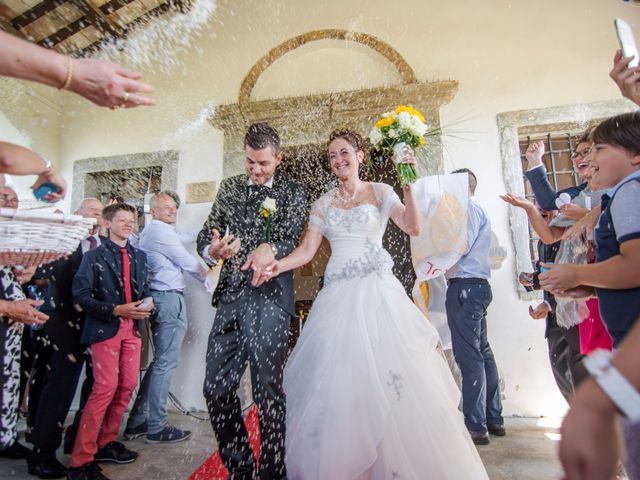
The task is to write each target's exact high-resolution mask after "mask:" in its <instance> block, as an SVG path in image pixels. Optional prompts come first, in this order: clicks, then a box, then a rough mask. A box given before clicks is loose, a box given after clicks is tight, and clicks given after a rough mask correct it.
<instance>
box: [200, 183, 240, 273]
mask: <svg viewBox="0 0 640 480" xmlns="http://www.w3.org/2000/svg"><path fill="white" fill-rule="evenodd" d="M228 184H229V182H228V180H226V179H225V180H223V181H222V182H220V190H219V191H218V195H217V196H216V199H215V200H214V201H213V205H211V212H209V216H208V217H207V220H206V221H205V222H204V225H203V226H202V229H201V230H200V233H199V234H198V238H197V241H196V244H197V249H198V254H199V255H200V256H201V257H202V258H203V259H204V261H205V262H206V263H207V265H209V266H213V265H215V262H212V261H211V260H212V259H211V258H210V257H209V255H208V254H207V250H208V248H209V245H210V244H211V240H212V239H213V230H214V229H215V230H218V231H221V232H223V233H224V227H225V226H226V225H224V223H225V221H224V214H225V206H224V199H225V198H226V196H227V195H228V193H227V190H228ZM232 233H233V232H232Z"/></svg>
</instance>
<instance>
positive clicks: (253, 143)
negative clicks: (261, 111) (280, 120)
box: [244, 123, 280, 155]
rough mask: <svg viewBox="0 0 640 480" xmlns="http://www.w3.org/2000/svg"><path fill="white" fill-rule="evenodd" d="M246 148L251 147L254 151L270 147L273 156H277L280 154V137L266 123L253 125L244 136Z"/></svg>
mask: <svg viewBox="0 0 640 480" xmlns="http://www.w3.org/2000/svg"><path fill="white" fill-rule="evenodd" d="M247 147H251V148H253V149H254V150H262V149H263V148H267V147H271V151H272V152H273V155H277V154H278V153H280V135H278V131H277V130H276V129H275V128H273V127H272V126H271V125H269V124H268V123H254V124H253V125H251V126H250V127H249V129H248V130H247V134H246V135H245V136H244V148H247Z"/></svg>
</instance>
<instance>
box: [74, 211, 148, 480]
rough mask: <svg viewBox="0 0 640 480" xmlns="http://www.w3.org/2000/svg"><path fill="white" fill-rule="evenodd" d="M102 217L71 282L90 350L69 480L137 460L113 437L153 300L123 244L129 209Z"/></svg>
mask: <svg viewBox="0 0 640 480" xmlns="http://www.w3.org/2000/svg"><path fill="white" fill-rule="evenodd" d="M103 217H104V220H105V226H106V228H107V231H108V238H107V239H105V241H104V242H103V244H102V245H100V246H99V247H98V248H96V249H95V250H92V251H90V252H87V253H86V254H85V255H84V257H83V258H82V263H81V264H80V269H79V270H78V273H77V274H76V276H75V277H74V279H73V299H74V302H75V303H76V304H77V305H79V306H80V307H81V308H82V309H83V310H84V312H85V315H86V317H85V324H84V328H83V330H82V337H81V341H82V343H84V344H88V345H90V347H91V360H92V364H93V372H94V373H93V376H94V383H93V389H92V390H91V395H90V396H89V399H88V400H87V404H86V405H85V407H84V411H83V413H82V418H81V420H80V427H79V429H78V435H77V437H76V442H75V445H74V447H73V453H72V455H71V464H70V466H69V473H68V478H69V479H70V480H105V479H107V477H106V476H105V475H103V474H102V472H101V469H100V467H99V466H98V465H97V463H96V462H113V463H131V462H133V461H135V460H136V458H137V457H138V454H137V452H133V451H131V450H129V449H127V448H126V447H125V446H124V445H123V444H122V443H120V442H117V441H116V438H117V436H118V429H119V427H120V422H121V420H122V416H123V415H124V412H125V410H126V408H127V406H128V405H129V400H130V399H131V395H132V394H133V390H134V389H135V387H136V384H137V381H138V371H139V368H140V344H141V341H140V331H141V322H142V320H146V319H148V318H149V315H150V314H151V310H152V309H153V301H150V302H147V301H146V300H145V301H144V302H143V299H146V297H149V296H150V292H149V288H148V286H147V261H146V256H145V254H144V253H143V252H141V251H139V250H137V249H135V248H133V247H132V246H131V245H130V244H129V242H128V239H129V236H130V235H131V233H132V232H133V228H134V225H135V222H136V219H137V213H136V209H135V207H133V206H131V205H127V204H125V203H116V204H113V205H109V206H108V207H106V208H105V209H104V211H103ZM107 480H108V479H107Z"/></svg>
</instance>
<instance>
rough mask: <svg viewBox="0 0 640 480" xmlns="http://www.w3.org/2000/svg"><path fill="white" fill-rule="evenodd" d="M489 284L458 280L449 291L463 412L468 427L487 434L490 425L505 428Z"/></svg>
mask: <svg viewBox="0 0 640 480" xmlns="http://www.w3.org/2000/svg"><path fill="white" fill-rule="evenodd" d="M492 298H493V297H492V294H491V286H490V285H489V282H487V281H486V280H484V279H479V278H454V279H452V280H450V282H449V288H448V289H447V300H446V302H445V306H446V310H447V322H448V324H449V329H450V330H451V344H452V346H453V354H454V356H455V358H456V362H457V363H458V366H459V367H460V372H461V373H462V411H463V413H464V422H465V425H466V426H467V428H468V429H469V430H470V431H473V432H486V431H487V423H489V424H493V425H502V424H503V423H504V420H503V418H502V400H501V398H500V388H499V377H498V367H497V365H496V361H495V358H494V356H493V351H492V350H491V346H490V345H489V341H488V340H487V308H488V307H489V304H490V303H491V300H492Z"/></svg>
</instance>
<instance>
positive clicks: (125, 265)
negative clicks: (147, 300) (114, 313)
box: [120, 247, 133, 303]
mask: <svg viewBox="0 0 640 480" xmlns="http://www.w3.org/2000/svg"><path fill="white" fill-rule="evenodd" d="M120 253H122V284H123V285H124V303H131V302H132V301H133V300H132V297H131V264H130V263H129V252H127V249H126V247H122V248H121V249H120Z"/></svg>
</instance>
